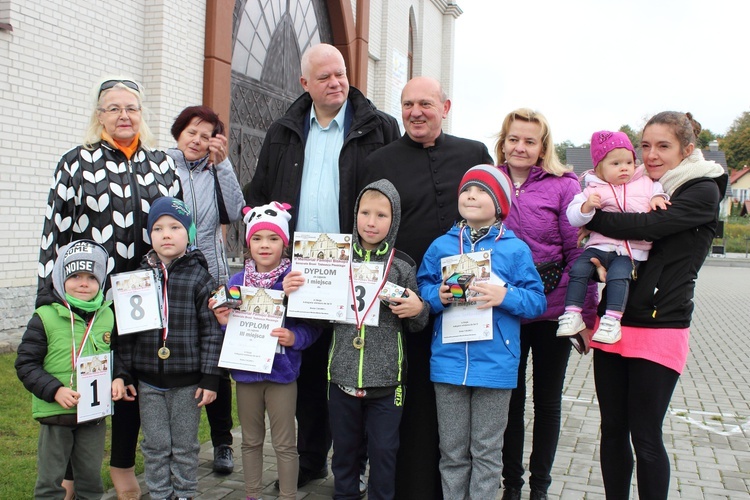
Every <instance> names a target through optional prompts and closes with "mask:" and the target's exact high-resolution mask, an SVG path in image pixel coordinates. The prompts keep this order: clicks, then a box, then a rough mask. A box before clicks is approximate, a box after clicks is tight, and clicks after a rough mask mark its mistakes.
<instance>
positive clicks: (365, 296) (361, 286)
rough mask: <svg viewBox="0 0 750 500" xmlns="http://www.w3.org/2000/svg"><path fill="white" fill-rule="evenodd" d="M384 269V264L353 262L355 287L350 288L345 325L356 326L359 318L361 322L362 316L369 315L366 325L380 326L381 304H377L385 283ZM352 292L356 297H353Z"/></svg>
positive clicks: (353, 283) (366, 317) (366, 318)
mask: <svg viewBox="0 0 750 500" xmlns="http://www.w3.org/2000/svg"><path fill="white" fill-rule="evenodd" d="M383 267H384V266H383V263H382V262H352V277H351V279H352V285H353V286H350V287H349V299H348V301H347V306H346V320H344V323H351V324H354V325H356V324H357V318H359V319H360V320H361V318H362V316H363V315H364V314H365V313H367V316H365V321H364V324H365V325H368V326H378V322H379V321H380V304H379V303H377V302H378V292H379V291H380V288H381V285H382V283H383ZM352 291H353V292H354V295H352ZM355 308H356V314H355ZM368 309H369V311H368Z"/></svg>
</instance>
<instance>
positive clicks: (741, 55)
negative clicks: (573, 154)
mask: <svg viewBox="0 0 750 500" xmlns="http://www.w3.org/2000/svg"><path fill="white" fill-rule="evenodd" d="M458 5H459V6H460V7H461V9H462V10H463V12H464V13H463V14H462V15H461V16H460V17H459V18H458V19H457V20H456V44H455V53H454V59H455V67H454V88H453V92H452V94H453V95H452V96H450V97H451V100H452V102H453V107H452V109H451V114H452V116H453V130H452V131H453V134H455V135H458V136H462V137H470V138H472V139H476V140H480V141H483V142H485V143H487V145H488V147H489V149H490V152H492V151H493V145H494V142H495V139H494V137H493V135H495V134H497V132H498V131H499V129H500V125H501V123H502V120H503V118H504V117H505V115H506V114H507V113H508V112H509V111H511V110H513V109H515V108H519V107H530V108H533V109H536V110H538V111H541V112H542V113H543V114H544V115H545V116H546V117H547V119H548V120H549V121H550V125H551V128H552V137H553V140H554V141H555V143H560V142H562V141H564V140H570V141H572V142H573V143H574V144H575V145H579V144H582V143H588V142H589V140H590V138H591V134H592V133H593V132H594V131H596V130H602V129H612V130H616V129H618V128H620V126H621V125H624V124H628V125H630V126H631V127H633V129H635V130H639V129H640V128H641V127H642V126H643V125H644V123H645V119H646V118H648V117H650V116H651V115H653V114H655V113H657V112H659V111H663V110H677V111H691V112H692V113H693V115H694V116H695V118H696V119H697V120H698V121H699V122H701V124H702V125H703V128H707V129H710V130H711V131H712V132H714V133H718V134H723V133H725V132H726V131H727V129H728V128H729V127H730V126H731V124H732V122H733V121H734V119H735V118H737V117H738V116H739V115H740V114H741V113H742V112H744V111H750V62H749V59H748V54H749V53H750V31H749V30H748V19H750V3H748V2H746V1H744V0H712V1H706V0H703V1H697V0H630V1H624V0H623V1H617V0H569V1H561V0H524V1H521V0H515V1H506V0H458Z"/></svg>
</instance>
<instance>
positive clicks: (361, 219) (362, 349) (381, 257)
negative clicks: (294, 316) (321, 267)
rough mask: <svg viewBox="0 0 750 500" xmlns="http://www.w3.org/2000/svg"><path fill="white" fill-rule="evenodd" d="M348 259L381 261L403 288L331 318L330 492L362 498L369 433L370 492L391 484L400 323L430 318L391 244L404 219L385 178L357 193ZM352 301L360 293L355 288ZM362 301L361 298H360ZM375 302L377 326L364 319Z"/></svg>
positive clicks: (400, 390)
mask: <svg viewBox="0 0 750 500" xmlns="http://www.w3.org/2000/svg"><path fill="white" fill-rule="evenodd" d="M354 214H355V222H354V231H353V234H352V252H353V255H352V260H353V261H354V262H357V261H360V262H382V263H383V266H384V270H385V271H384V275H385V276H384V277H383V278H381V280H382V281H381V283H382V282H384V281H390V282H391V283H393V284H396V285H399V286H401V287H404V288H406V291H407V294H408V296H405V297H398V298H391V299H389V300H390V301H391V302H392V304H391V305H386V304H385V303H383V302H381V301H380V300H379V299H378V298H377V297H368V298H366V299H365V301H364V302H363V303H361V304H359V305H361V306H363V307H362V308H361V310H360V308H359V307H357V306H356V305H355V308H356V309H357V310H358V311H357V314H356V321H357V322H358V323H362V324H359V325H353V324H336V326H335V329H334V332H333V339H332V340H331V348H330V351H329V355H328V381H329V389H328V394H329V395H328V408H329V413H330V416H331V417H330V418H331V433H332V436H333V460H332V470H333V474H334V477H335V481H334V495H333V498H334V499H353V498H359V497H360V494H359V458H360V449H361V446H362V445H363V440H364V438H365V436H367V443H368V447H367V448H368V449H367V453H368V456H369V459H370V480H369V487H368V498H370V499H390V498H393V496H394V493H395V490H394V485H395V478H396V477H395V475H396V452H397V451H398V445H399V423H400V422H401V413H402V411H403V404H404V397H405V387H404V383H405V381H406V352H405V347H406V344H405V342H404V338H403V336H404V335H405V331H404V330H405V328H406V329H408V330H412V331H419V330H421V329H423V328H424V327H425V326H426V325H427V319H428V316H429V307H428V305H427V304H426V303H424V302H423V301H422V299H420V298H419V295H418V293H417V291H418V288H417V279H416V269H415V264H414V261H413V260H412V259H411V257H409V256H408V255H406V254H405V253H403V252H400V251H398V250H396V249H395V248H394V247H393V244H394V242H395V241H396V234H397V233H398V227H399V223H400V221H401V200H400V198H399V195H398V192H397V191H396V188H395V187H393V184H391V183H390V182H388V181H387V180H379V181H376V182H373V183H372V184H369V185H368V186H366V187H365V188H364V189H363V190H362V192H361V193H360V194H359V197H358V198H357V201H356V204H355V208H354ZM355 302H357V295H355ZM360 302H361V301H360ZM371 307H379V308H380V312H379V321H378V326H376V327H375V326H367V325H364V324H363V320H364V317H365V316H366V314H367V311H368V310H369V309H370V308H371Z"/></svg>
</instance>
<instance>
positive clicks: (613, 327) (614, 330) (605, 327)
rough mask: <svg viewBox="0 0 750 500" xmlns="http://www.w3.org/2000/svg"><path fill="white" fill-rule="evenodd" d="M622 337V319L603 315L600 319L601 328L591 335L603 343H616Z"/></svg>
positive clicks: (596, 340)
mask: <svg viewBox="0 0 750 500" xmlns="http://www.w3.org/2000/svg"><path fill="white" fill-rule="evenodd" d="M621 338H622V329H621V328H620V320H619V319H617V318H613V317H612V316H602V319H601V320H600V321H599V328H598V329H597V330H596V333H594V336H593V337H591V340H593V341H595V342H601V343H602V344H614V343H615V342H617V341H618V340H620V339H621Z"/></svg>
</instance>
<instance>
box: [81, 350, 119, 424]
mask: <svg viewBox="0 0 750 500" xmlns="http://www.w3.org/2000/svg"><path fill="white" fill-rule="evenodd" d="M76 380H77V381H78V383H77V384H76V390H77V391H78V393H79V394H80V395H81V398H80V399H79V400H78V406H77V407H76V408H77V412H78V423H81V422H86V421H88V420H94V419H97V418H102V417H106V416H108V415H111V414H112V359H111V357H110V354H109V353H106V354H96V355H94V356H81V357H79V358H78V363H77V364H76Z"/></svg>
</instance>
